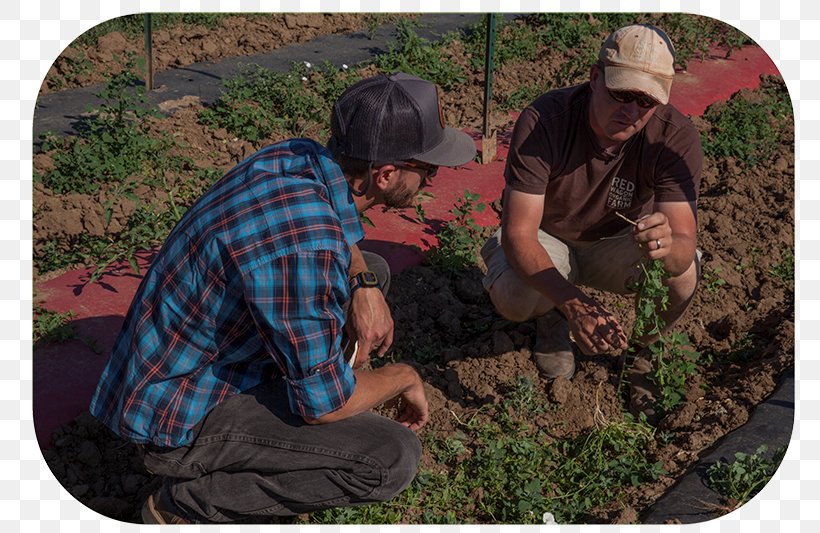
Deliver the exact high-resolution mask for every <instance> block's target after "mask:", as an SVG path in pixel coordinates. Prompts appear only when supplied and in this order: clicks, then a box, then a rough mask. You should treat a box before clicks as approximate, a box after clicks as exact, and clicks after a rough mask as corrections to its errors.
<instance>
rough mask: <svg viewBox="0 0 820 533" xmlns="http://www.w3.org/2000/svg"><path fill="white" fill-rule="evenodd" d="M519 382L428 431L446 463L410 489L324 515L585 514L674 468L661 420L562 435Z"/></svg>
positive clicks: (476, 517) (464, 518)
mask: <svg viewBox="0 0 820 533" xmlns="http://www.w3.org/2000/svg"><path fill="white" fill-rule="evenodd" d="M519 384H520V385H521V388H520V389H519V390H518V392H513V393H511V394H509V395H508V396H507V397H506V398H505V400H504V401H503V402H501V404H499V405H497V406H495V407H489V406H488V407H486V408H483V409H482V416H479V413H476V414H474V415H472V416H471V417H468V418H466V419H463V420H459V419H457V421H458V423H459V429H458V430H457V431H456V432H455V433H453V434H448V435H446V436H444V437H439V436H436V435H435V434H432V433H427V434H426V435H425V437H424V438H423V441H424V447H425V449H427V450H429V451H430V453H431V455H432V457H433V459H434V460H435V461H437V466H436V467H434V469H433V471H429V470H428V471H422V472H420V473H419V475H418V476H417V477H416V479H415V481H414V482H413V483H412V484H411V485H410V487H409V488H408V489H407V491H405V492H404V493H402V494H400V495H398V496H397V497H396V498H394V499H393V500H391V501H389V502H386V503H384V504H379V505H370V506H366V507H358V508H348V509H333V510H329V511H324V512H322V513H315V514H314V515H312V516H311V517H310V520H311V521H312V522H316V523H396V522H401V523H425V524H451V523H516V524H536V523H541V520H542V515H543V513H544V512H551V513H552V514H553V515H554V516H555V518H556V519H557V521H558V522H559V523H581V522H584V521H586V520H587V519H588V518H589V516H590V513H592V512H593V511H594V510H596V509H607V508H610V507H611V506H613V505H614V504H616V503H617V502H618V500H619V499H620V498H621V497H622V495H623V491H624V488H625V487H628V486H637V485H640V484H641V483H643V482H645V481H648V480H652V479H656V478H657V477H658V476H659V475H662V474H664V473H665V472H664V471H663V469H662V468H661V466H660V464H658V463H652V462H650V461H649V460H648V459H647V449H648V447H650V445H651V443H652V441H653V437H654V429H653V428H651V427H649V426H647V425H646V424H643V423H640V422H634V421H632V420H629V419H627V420H625V421H622V422H615V423H609V424H605V425H602V426H600V427H597V428H595V429H593V430H592V431H590V432H589V433H586V434H584V435H581V436H579V437H576V438H571V439H566V440H561V441H554V440H552V439H551V438H550V437H548V436H547V435H546V434H544V433H543V432H540V431H533V429H532V428H531V427H530V426H529V425H528V424H526V423H525V422H523V421H522V420H521V419H519V418H518V416H521V415H523V417H527V416H529V415H528V414H526V413H518V414H517V415H513V414H511V413H517V411H516V405H519V402H520V401H521V400H522V399H523V397H522V396H519V393H520V392H522V391H525V396H526V395H528V394H529V392H526V391H528V390H530V387H529V386H528V385H527V384H526V382H524V381H519Z"/></svg>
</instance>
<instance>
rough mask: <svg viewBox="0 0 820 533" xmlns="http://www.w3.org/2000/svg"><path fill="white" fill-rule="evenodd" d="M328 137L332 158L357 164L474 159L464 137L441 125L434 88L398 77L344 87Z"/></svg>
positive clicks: (376, 78)
mask: <svg viewBox="0 0 820 533" xmlns="http://www.w3.org/2000/svg"><path fill="white" fill-rule="evenodd" d="M330 133H331V140H330V142H329V143H328V144H329V146H331V147H332V149H333V151H334V153H336V154H340V155H344V156H347V157H351V158H354V159H360V160H362V161H371V162H390V161H408V160H416V161H422V162H424V163H428V164H431V165H437V166H443V167H454V166H458V165H463V164H464V163H467V162H469V161H470V160H472V159H473V158H474V157H475V154H476V149H475V142H473V139H472V138H471V137H470V136H469V135H467V134H466V133H464V132H461V131H459V130H456V129H454V128H451V127H449V126H445V125H444V116H443V114H442V112H441V100H440V99H439V94H438V86H436V85H435V84H433V83H430V82H429V81H427V80H423V79H421V78H417V77H415V76H411V75H409V74H404V73H402V72H398V73H395V74H391V75H389V76H387V75H378V76H374V77H372V78H367V79H364V80H362V81H360V82H358V83H356V84H354V85H352V86H351V87H350V88H348V89H347V90H346V91H345V92H344V93H343V94H342V96H341V97H339V99H338V100H337V101H336V104H335V105H334V106H333V112H332V114H331V120H330Z"/></svg>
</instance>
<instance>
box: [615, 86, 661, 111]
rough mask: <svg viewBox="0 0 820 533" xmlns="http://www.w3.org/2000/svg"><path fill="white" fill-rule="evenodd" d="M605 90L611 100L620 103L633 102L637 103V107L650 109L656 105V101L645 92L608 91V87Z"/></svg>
mask: <svg viewBox="0 0 820 533" xmlns="http://www.w3.org/2000/svg"><path fill="white" fill-rule="evenodd" d="M607 92H608V93H609V96H611V97H612V99H613V100H615V101H616V102H619V103H621V104H631V103H632V102H635V103H636V104H638V107H641V108H643V109H651V108H653V107H655V106H656V105H658V102H656V101H655V100H654V99H653V98H650V97H649V96H646V95H645V94H641V93H633V92H631V91H610V90H609V89H607Z"/></svg>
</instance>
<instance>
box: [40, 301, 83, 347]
mask: <svg viewBox="0 0 820 533" xmlns="http://www.w3.org/2000/svg"><path fill="white" fill-rule="evenodd" d="M73 318H74V312H73V311H67V312H65V313H59V312H57V311H51V310H48V309H46V308H44V307H41V306H35V307H34V323H33V330H32V334H33V337H34V339H33V340H34V347H35V348H38V347H39V346H42V345H44V344H48V343H52V342H63V341H66V340H68V339H73V338H75V337H76V336H77V334H76V332H75V331H74V328H73V327H72V325H71V320H72V319H73Z"/></svg>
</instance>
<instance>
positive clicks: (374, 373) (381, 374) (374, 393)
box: [305, 363, 421, 424]
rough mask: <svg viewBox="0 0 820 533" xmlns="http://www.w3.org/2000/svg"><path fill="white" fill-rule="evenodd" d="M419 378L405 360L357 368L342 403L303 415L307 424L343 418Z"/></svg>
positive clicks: (399, 391)
mask: <svg viewBox="0 0 820 533" xmlns="http://www.w3.org/2000/svg"><path fill="white" fill-rule="evenodd" d="M420 382H421V378H419V375H418V374H417V373H416V371H415V370H413V368H412V367H410V366H409V365H406V364H404V363H396V364H392V365H386V366H383V367H381V368H377V369H375V370H357V371H356V388H355V389H354V390H353V394H352V395H351V396H350V398H348V400H347V402H346V403H345V404H344V405H343V406H342V407H340V408H339V409H337V410H335V411H333V412H332V413H328V414H326V415H323V416H320V417H319V418H305V421H306V422H307V423H309V424H327V423H330V422H337V421H339V420H344V419H345V418H349V417H351V416H355V415H357V414H359V413H364V412H366V411H369V410H370V409H373V408H374V407H377V406H379V405H381V404H383V403H385V402H386V401H388V400H391V399H393V398H395V397H396V396H399V395H400V394H402V393H404V392H405V391H407V390H408V389H410V388H411V387H413V386H417V385H419V384H420Z"/></svg>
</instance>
